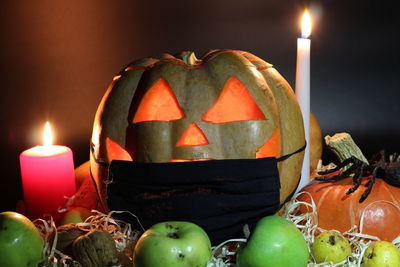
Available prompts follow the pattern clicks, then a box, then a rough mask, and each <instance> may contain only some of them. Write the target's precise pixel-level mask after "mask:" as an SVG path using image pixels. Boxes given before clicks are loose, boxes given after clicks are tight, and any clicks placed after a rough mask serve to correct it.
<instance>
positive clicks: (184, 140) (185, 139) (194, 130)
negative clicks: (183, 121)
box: [176, 123, 208, 146]
mask: <svg viewBox="0 0 400 267" xmlns="http://www.w3.org/2000/svg"><path fill="white" fill-rule="evenodd" d="M207 144H208V140H207V138H206V136H205V135H204V133H203V131H202V130H201V129H200V128H199V126H197V125H196V123H192V124H190V125H189V127H188V128H187V129H186V131H185V132H184V133H183V135H182V137H181V138H180V139H179V141H178V143H177V144H176V146H203V145H207Z"/></svg>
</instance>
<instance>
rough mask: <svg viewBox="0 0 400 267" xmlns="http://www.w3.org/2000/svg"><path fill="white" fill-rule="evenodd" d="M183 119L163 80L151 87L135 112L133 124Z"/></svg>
mask: <svg viewBox="0 0 400 267" xmlns="http://www.w3.org/2000/svg"><path fill="white" fill-rule="evenodd" d="M183 117H184V113H183V111H182V109H181V108H180V106H179V104H178V100H177V99H176V96H175V95H174V93H173V92H172V90H171V87H170V86H169V85H168V83H167V81H166V80H165V79H163V78H161V79H159V80H158V81H157V82H156V83H154V85H152V86H151V87H150V88H149V90H148V91H147V92H146V94H145V95H144V96H143V99H142V101H141V102H140V105H139V107H138V110H137V111H136V114H135V117H134V118H133V123H138V122H142V121H174V120H179V119H182V118H183Z"/></svg>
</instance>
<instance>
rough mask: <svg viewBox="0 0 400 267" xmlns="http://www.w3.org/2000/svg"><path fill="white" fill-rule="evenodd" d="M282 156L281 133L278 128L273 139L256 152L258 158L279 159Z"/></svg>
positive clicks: (273, 134) (272, 136)
mask: <svg viewBox="0 0 400 267" xmlns="http://www.w3.org/2000/svg"><path fill="white" fill-rule="evenodd" d="M280 154H281V133H280V131H279V128H277V129H276V130H275V131H274V132H273V133H272V135H271V137H270V138H269V139H268V140H267V142H265V144H264V145H263V146H262V147H260V149H258V150H257V152H256V158H257V159H259V158H266V157H276V158H278V157H279V156H280Z"/></svg>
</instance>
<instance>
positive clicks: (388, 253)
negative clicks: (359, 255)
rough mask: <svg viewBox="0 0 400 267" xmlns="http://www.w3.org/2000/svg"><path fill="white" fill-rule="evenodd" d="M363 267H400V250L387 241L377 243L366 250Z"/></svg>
mask: <svg viewBox="0 0 400 267" xmlns="http://www.w3.org/2000/svg"><path fill="white" fill-rule="evenodd" d="M362 266H363V267H385V266H390V267H400V249H398V248H397V247H396V246H395V245H393V244H392V243H390V242H387V241H376V242H373V243H371V245H370V246H369V247H368V248H367V249H366V250H365V253H364V256H363V259H362Z"/></svg>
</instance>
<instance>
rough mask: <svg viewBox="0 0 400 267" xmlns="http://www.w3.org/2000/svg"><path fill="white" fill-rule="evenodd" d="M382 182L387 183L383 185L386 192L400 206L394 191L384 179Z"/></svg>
mask: <svg viewBox="0 0 400 267" xmlns="http://www.w3.org/2000/svg"><path fill="white" fill-rule="evenodd" d="M382 184H384V185H385V186H382V187H383V189H384V190H385V191H386V194H387V195H388V196H389V197H390V199H391V201H392V202H393V203H395V204H396V205H398V206H400V203H399V201H398V200H397V199H396V198H395V196H394V195H393V193H392V191H391V190H389V188H388V185H387V184H386V182H384V181H382Z"/></svg>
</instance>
